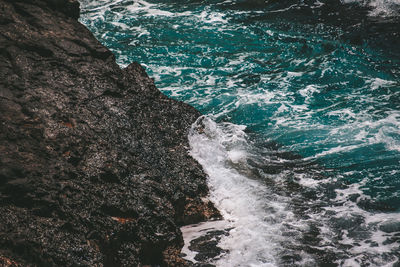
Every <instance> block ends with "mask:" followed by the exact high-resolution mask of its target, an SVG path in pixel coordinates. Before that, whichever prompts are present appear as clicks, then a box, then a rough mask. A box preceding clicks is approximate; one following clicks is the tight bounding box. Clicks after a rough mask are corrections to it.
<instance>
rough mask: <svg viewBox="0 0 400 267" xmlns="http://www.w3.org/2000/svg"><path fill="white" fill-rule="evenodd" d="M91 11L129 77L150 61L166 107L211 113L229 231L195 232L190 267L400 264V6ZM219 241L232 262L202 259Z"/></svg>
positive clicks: (201, 135)
mask: <svg viewBox="0 0 400 267" xmlns="http://www.w3.org/2000/svg"><path fill="white" fill-rule="evenodd" d="M81 6H82V15H81V21H82V23H84V24H85V25H87V26H88V27H89V29H90V30H91V31H92V32H93V33H94V34H95V36H96V37H97V38H98V39H99V40H100V41H101V42H102V43H103V44H105V45H106V46H107V47H109V48H110V49H111V50H112V51H113V52H114V54H115V55H116V57H117V61H118V63H119V64H120V65H122V66H126V65H127V64H129V63H130V62H132V61H138V62H140V63H141V64H142V65H143V66H145V68H146V70H147V72H148V73H149V75H150V76H151V77H153V78H154V79H155V82H156V84H157V87H158V88H159V89H160V90H162V91H163V92H164V93H165V94H166V95H168V96H170V97H173V98H175V99H178V100H182V101H185V102H187V103H189V104H191V105H193V106H194V107H196V108H197V109H199V110H200V111H201V112H202V113H203V114H205V116H204V117H202V118H200V119H199V120H198V122H197V123H196V124H195V125H193V129H192V131H191V133H190V134H189V140H190V144H191V154H192V156H193V157H194V158H196V159H197V160H198V161H199V162H200V163H201V164H202V166H203V167H204V169H205V171H206V172H207V174H208V175H209V185H210V190H211V195H210V198H211V200H212V201H213V202H214V203H215V204H216V206H217V207H218V208H219V209H220V210H221V212H222V214H223V216H224V221H221V222H210V223H208V224H207V223H206V224H203V225H202V226H201V227H200V228H199V226H195V227H194V228H193V227H192V229H191V228H190V227H186V228H184V229H183V232H184V234H185V237H186V246H185V249H186V252H187V253H186V254H187V259H188V260H191V261H192V262H196V261H198V262H203V263H207V262H208V263H212V264H214V265H217V266H286V265H290V266H391V265H393V264H395V263H396V262H398V260H399V256H400V248H399V245H400V209H399V207H400V195H399V192H400V167H399V166H400V30H399V29H400V18H399V11H400V2H398V1H397V0H391V1H358V0H356V1H343V2H340V1H278V2H274V1H271V2H269V3H266V2H265V1H243V0H232V1H230V0H227V1H185V2H182V1H150V0H149V1H141V0H140V1H111V0H82V1H81ZM196 227H197V228H196ZM196 229H197V230H196ZM207 229H208V230H207ZM209 231H223V232H224V234H222V235H219V237H218V238H217V239H218V240H216V239H215V240H216V243H217V247H219V248H220V250H219V252H220V253H219V254H218V255H216V256H213V257H208V258H207V257H203V258H202V259H199V260H196V252H195V251H191V250H190V245H188V244H190V241H191V239H195V238H199V237H201V236H202V234H203V233H204V235H206V234H205V233H207V232H209ZM204 235H203V236H204ZM215 240H214V241H215ZM185 249H184V251H185Z"/></svg>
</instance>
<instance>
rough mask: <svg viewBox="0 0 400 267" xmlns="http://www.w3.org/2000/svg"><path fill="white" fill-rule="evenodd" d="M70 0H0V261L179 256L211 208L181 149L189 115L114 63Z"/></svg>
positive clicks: (118, 262)
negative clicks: (185, 233) (185, 230)
mask: <svg viewBox="0 0 400 267" xmlns="http://www.w3.org/2000/svg"><path fill="white" fill-rule="evenodd" d="M78 17H79V3H78V2H77V1H76V0H23V1H22V0H0V32H1V34H0V155H1V157H0V203H1V205H0V213H1V216H0V263H1V264H3V265H6V266H26V265H30V266H78V265H79V266H139V265H159V266H167V265H168V266H181V265H184V264H185V263H184V261H183V260H182V259H181V258H180V257H179V251H180V248H181V247H182V245H183V239H182V234H181V232H180V230H179V227H178V226H180V225H182V224H185V223H193V222H197V221H200V220H205V219H207V218H210V217H217V215H218V212H217V211H216V209H215V208H214V207H213V205H212V204H210V203H205V202H204V201H203V200H202V198H203V197H206V196H207V194H208V189H207V184H206V179H205V174H204V172H203V171H202V169H201V167H200V165H199V164H198V163H197V162H196V161H195V160H193V158H191V157H190V155H189V154H188V147H189V144H188V140H187V133H188V129H189V127H190V125H191V124H192V123H193V122H194V121H195V120H196V118H197V117H198V116H199V115H200V114H199V112H197V111H196V110H195V109H193V108H192V107H190V106H188V105H186V104H184V103H182V102H177V101H174V100H171V99H168V98H167V97H166V96H164V95H163V94H162V93H160V92H159V91H158V90H157V88H156V87H155V85H154V83H153V81H152V80H151V79H150V78H149V77H148V76H147V75H146V73H145V71H144V69H143V68H142V67H141V66H140V64H138V63H132V64H131V65H129V66H128V67H127V68H125V69H120V68H119V66H118V65H117V64H116V63H115V60H114V56H113V54H112V53H111V52H110V51H109V50H108V49H107V48H105V47H103V46H102V45H101V44H100V43H99V42H98V41H97V40H96V39H95V38H94V37H93V35H92V34H91V33H90V32H89V31H88V30H87V29H86V28H85V27H84V26H83V25H81V24H80V23H79V22H78V21H77V18H78Z"/></svg>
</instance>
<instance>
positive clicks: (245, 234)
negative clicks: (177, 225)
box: [183, 117, 296, 267]
mask: <svg viewBox="0 0 400 267" xmlns="http://www.w3.org/2000/svg"><path fill="white" fill-rule="evenodd" d="M244 128H245V127H244V126H240V125H235V124H231V123H219V124H217V123H215V122H214V121H213V120H211V119H210V118H208V117H201V118H200V119H199V120H198V121H197V122H196V123H195V124H194V126H193V129H192V131H191V133H190V135H189V141H190V146H191V155H192V156H193V157H194V158H195V159H196V160H198V161H199V162H200V164H201V165H202V166H203V168H204V170H205V171H206V173H207V174H208V176H209V180H208V182H209V187H210V199H211V201H213V202H214V203H215V205H216V207H217V208H218V209H219V210H220V211H221V213H222V215H223V217H224V222H225V228H232V230H231V231H230V234H229V236H227V237H223V238H222V239H221V241H220V244H219V246H220V247H221V248H223V249H225V250H228V251H229V253H228V254H226V255H224V256H223V257H222V258H221V259H220V260H218V261H217V262H214V263H215V264H216V265H217V266H229V267H230V266H276V265H277V260H276V254H277V253H278V252H279V250H280V245H279V244H280V242H285V238H284V237H282V236H281V227H282V225H283V223H286V224H288V223H291V222H292V223H293V225H294V224H295V221H296V220H295V218H294V215H293V213H292V212H291V211H290V210H289V209H288V207H287V205H286V204H285V203H286V201H287V200H286V199H285V198H283V197H281V196H277V195H275V194H274V193H272V192H271V191H270V190H269V189H268V188H267V187H266V186H265V185H263V184H262V183H261V182H259V181H256V180H252V179H250V178H248V177H245V176H244V175H242V174H240V173H239V172H238V171H237V170H235V168H234V167H233V166H232V164H240V162H243V161H245V159H246V158H247V155H248V154H247V152H246V148H247V147H248V144H247V141H246V134H245V133H244V132H243V130H244ZM196 227H198V226H196ZM206 227H209V225H207V224H206ZM219 227H220V226H219ZM201 229H202V228H201ZM193 230H195V231H194V232H196V228H190V227H189V228H188V227H186V228H184V231H183V232H184V237H185V240H186V243H188V242H189V241H190V239H191V238H193V237H194V236H197V234H196V233H193ZM197 232H198V231H197ZM186 247H187V245H185V251H186ZM187 254H188V255H190V256H189V257H188V259H192V260H193V254H190V253H187Z"/></svg>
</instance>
